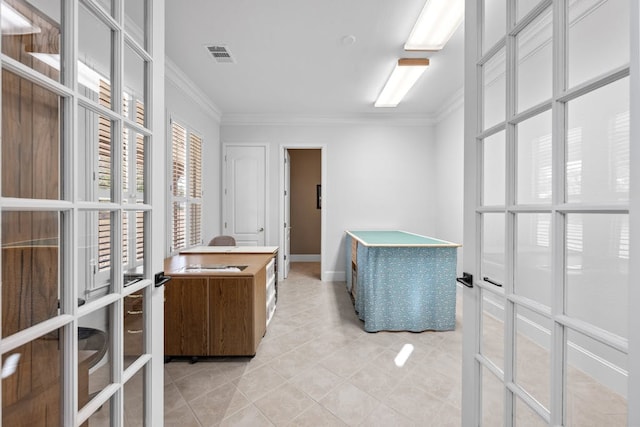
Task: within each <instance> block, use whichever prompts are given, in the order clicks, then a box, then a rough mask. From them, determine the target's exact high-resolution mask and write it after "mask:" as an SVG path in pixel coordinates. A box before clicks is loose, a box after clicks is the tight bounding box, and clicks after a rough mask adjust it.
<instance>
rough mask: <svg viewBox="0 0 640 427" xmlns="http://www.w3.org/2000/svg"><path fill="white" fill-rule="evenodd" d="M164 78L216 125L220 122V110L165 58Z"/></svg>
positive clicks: (178, 68)
mask: <svg viewBox="0 0 640 427" xmlns="http://www.w3.org/2000/svg"><path fill="white" fill-rule="evenodd" d="M164 61H165V62H164V63H165V76H166V78H167V80H169V81H171V82H172V83H173V84H174V85H175V86H176V87H178V88H180V89H181V90H182V91H183V92H185V93H186V94H187V95H188V96H189V97H190V98H191V99H193V100H194V101H195V102H196V103H197V104H198V105H199V106H201V107H202V108H203V109H204V111H205V112H206V113H207V114H209V115H210V116H211V117H212V118H213V119H214V120H216V121H217V122H218V123H220V122H221V119H222V112H221V111H220V109H219V108H218V107H217V106H216V105H215V104H214V103H213V102H212V101H211V100H210V99H209V98H208V97H207V96H205V95H203V93H202V90H201V89H200V88H199V87H198V86H196V84H195V83H194V82H193V81H192V80H191V79H189V77H187V75H186V74H185V73H184V72H183V71H182V70H181V69H180V67H178V66H177V65H176V64H175V63H174V62H173V61H172V60H171V59H169V57H166V56H165V59H164Z"/></svg>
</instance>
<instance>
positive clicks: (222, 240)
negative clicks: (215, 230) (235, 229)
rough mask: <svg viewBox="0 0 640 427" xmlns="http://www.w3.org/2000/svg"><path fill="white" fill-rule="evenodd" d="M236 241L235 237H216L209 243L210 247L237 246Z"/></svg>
mask: <svg viewBox="0 0 640 427" xmlns="http://www.w3.org/2000/svg"><path fill="white" fill-rule="evenodd" d="M235 245H236V239H235V238H234V237H233V236H216V237H214V238H213V239H211V241H210V242H209V246H235Z"/></svg>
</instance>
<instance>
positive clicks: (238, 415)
mask: <svg viewBox="0 0 640 427" xmlns="http://www.w3.org/2000/svg"><path fill="white" fill-rule="evenodd" d="M319 276H320V274H319V265H318V264H316V263H296V264H293V265H292V271H291V274H290V276H289V278H288V279H287V280H286V281H283V282H281V283H280V288H279V299H278V308H277V310H276V315H275V317H274V320H273V322H272V323H271V324H270V325H269V330H268V331H267V334H266V336H265V337H264V339H263V340H262V342H261V344H260V347H259V348H258V352H257V354H256V356H255V357H254V358H248V357H245V358H211V359H204V360H201V361H199V362H198V363H195V364H189V363H188V362H187V361H172V362H171V363H168V364H165V408H164V409H165V426H167V427H171V426H179V427H190V426H194V427H207V426H251V427H254V426H274V425H275V426H345V425H350V426H385V427H386V426H459V425H460V406H461V402H460V396H461V377H460V367H461V360H460V357H461V339H462V325H461V323H460V320H461V315H460V313H461V312H462V310H461V309H462V307H461V301H460V300H458V304H457V312H458V315H457V326H456V330H455V331H451V332H423V333H410V332H378V333H367V332H364V330H363V328H362V323H361V322H360V321H359V320H358V319H357V317H356V314H355V311H354V309H353V306H352V304H351V300H350V298H349V295H348V294H347V292H346V289H345V284H344V283H343V282H338V283H329V282H321V281H320V279H319ZM483 324H484V325H485V326H484V329H485V330H487V331H489V333H488V334H485V335H486V336H485V337H484V338H485V343H484V348H485V351H486V353H485V355H486V357H488V358H490V359H491V360H493V362H494V363H496V364H497V365H498V366H502V353H503V349H502V342H503V338H502V337H503V335H502V332H500V331H501V330H502V329H503V325H502V323H501V322H499V321H498V320H497V319H495V318H492V317H489V316H485V318H484V322H483ZM407 343H410V344H412V345H413V346H414V348H415V350H414V352H413V354H412V355H411V357H410V358H409V359H408V361H407V363H406V364H405V365H404V367H402V368H398V367H396V366H395V364H394V362H393V360H394V358H395V357H396V355H397V354H398V352H399V351H400V349H401V348H402V346H403V345H404V344H407ZM517 343H518V345H517V347H518V351H517V366H516V370H517V376H518V383H519V384H520V385H521V386H522V387H523V388H524V389H525V390H526V391H527V392H528V393H530V394H531V395H532V396H533V398H534V399H536V400H537V401H539V402H540V403H541V404H543V405H544V406H547V407H548V405H549V403H550V387H549V375H550V374H549V373H550V364H549V361H550V357H549V352H548V350H546V349H544V348H542V347H541V346H539V345H537V344H535V343H534V342H532V341H530V340H528V339H527V338H526V337H524V336H522V335H520V334H518V341H517ZM108 367H109V363H105V364H104V366H103V367H102V368H100V369H98V370H96V371H95V372H93V373H92V375H91V376H90V391H91V392H93V391H100V390H102V389H103V388H104V387H105V386H106V384H108V381H107V380H108V371H109V369H108ZM485 371H486V368H485ZM485 374H486V375H484V376H483V378H484V384H483V399H482V400H483V404H482V406H483V411H482V412H483V415H482V424H483V425H485V426H501V425H503V412H502V407H503V401H502V399H503V396H504V393H503V388H502V387H503V385H502V383H501V382H500V381H498V380H497V379H496V377H494V376H493V375H492V374H491V373H489V372H485ZM124 397H125V398H124V402H125V414H124V415H125V417H124V425H125V426H130V427H138V426H140V427H141V426H142V425H143V421H142V404H141V402H142V373H141V372H139V373H138V374H136V376H135V377H134V378H132V379H131V380H129V381H128V382H127V383H126V384H125V389H124ZM566 411H567V425H568V426H580V427H589V426H593V427H600V426H624V425H626V424H627V423H626V411H627V401H626V399H624V398H623V397H622V396H620V395H619V394H617V393H615V392H613V391H612V390H610V389H607V388H606V387H604V386H603V385H602V384H599V383H598V382H597V381H596V380H594V379H593V378H591V377H589V376H588V375H586V374H585V373H584V372H582V371H580V370H578V369H576V368H574V367H572V366H570V367H569V370H568V374H567V408H566ZM515 415H516V417H515V421H516V425H517V426H526V427H529V426H544V425H547V424H546V423H544V422H543V420H542V419H541V418H540V417H538V416H537V415H536V414H534V413H533V411H532V410H531V409H529V408H528V407H527V406H526V405H524V404H523V403H522V402H521V401H520V400H517V401H516V404H515ZM109 417H110V411H109V403H108V402H107V403H105V405H103V408H102V409H101V410H99V411H97V412H96V413H94V414H93V415H92V416H91V418H90V419H89V425H90V426H92V427H101V426H107V425H109V421H110V420H109Z"/></svg>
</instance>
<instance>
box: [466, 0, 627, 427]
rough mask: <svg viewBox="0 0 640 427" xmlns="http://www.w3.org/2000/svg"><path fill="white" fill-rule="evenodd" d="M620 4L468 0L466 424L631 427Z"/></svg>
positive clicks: (611, 0) (604, 0) (623, 18)
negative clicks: (470, 283)
mask: <svg viewBox="0 0 640 427" xmlns="http://www.w3.org/2000/svg"><path fill="white" fill-rule="evenodd" d="M629 4H630V2H626V1H615V0H578V1H568V0H550V1H546V2H544V1H539V2H536V1H518V2H514V1H510V0H478V1H467V2H466V8H467V9H466V13H467V16H466V27H465V31H467V32H468V35H467V41H471V44H468V45H467V46H466V58H467V60H468V63H473V64H475V66H468V67H467V70H466V78H465V174H466V176H465V236H464V247H465V258H464V262H465V265H464V270H465V271H466V272H468V273H472V274H473V276H474V281H473V284H474V287H473V288H465V290H464V292H465V295H464V298H465V299H464V310H465V311H464V345H463V414H462V415H463V425H506V426H512V425H522V426H529V425H576V426H577V425H586V424H592V425H607V426H617V425H620V426H623V425H627V413H628V411H629V404H628V397H629V396H628V384H629V378H630V377H631V376H632V374H633V372H630V366H629V364H630V359H631V358H630V355H629V347H630V346H629V336H630V331H629V327H628V325H629V324H630V322H629V317H630V316H632V314H631V313H630V310H629V307H628V305H629V293H630V275H629V261H630V256H631V255H632V254H631V252H630V249H629V248H630V228H631V226H630V222H631V218H630V215H629V201H630V200H631V192H630V191H631V188H632V187H631V186H630V177H631V174H630V166H629V165H630V152H631V144H630V136H629V134H630V122H631V121H630V108H629V107H630V94H631V89H630V78H629V76H630V73H631V71H630V67H629V50H630V37H629V34H630V27H629V19H628V15H629ZM635 18H636V19H634V20H633V21H632V22H633V23H634V25H638V22H637V17H635ZM614 22H615V24H613V23H614ZM613 27H615V28H613ZM500 29H501V31H502V32H500V31H498V30H500ZM603 29H608V30H606V31H610V34H611V38H609V37H607V41H606V42H605V41H604V40H603V38H602V37H599V36H597V34H598V33H600V32H601V31H603ZM469 34H472V35H473V36H469ZM474 42H475V43H474ZM594 53H596V55H599V56H598V58H599V59H598V61H597V64H593V65H592V64H591V63H592V62H593V58H594ZM600 59H603V60H600ZM468 88H472V89H468ZM496 405H498V406H499V409H497V408H496ZM605 408H606V409H605Z"/></svg>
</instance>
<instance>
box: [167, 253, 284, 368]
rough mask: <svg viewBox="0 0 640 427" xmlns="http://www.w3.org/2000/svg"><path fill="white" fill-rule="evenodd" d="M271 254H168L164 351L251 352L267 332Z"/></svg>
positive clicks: (198, 353)
mask: <svg viewBox="0 0 640 427" xmlns="http://www.w3.org/2000/svg"><path fill="white" fill-rule="evenodd" d="M274 257H275V253H266V254H264V253H263V254H242V253H240V254H238V253H189V254H180V255H176V256H173V257H170V258H167V259H166V260H165V265H164V271H165V274H167V275H169V276H171V277H172V278H173V279H172V280H171V281H170V282H169V283H167V285H166V289H165V356H253V355H255V354H256V349H257V348H258V344H259V343H260V340H261V339H262V336H263V335H264V334H265V332H266V325H267V298H266V296H267V286H268V284H269V283H271V280H272V279H274V278H275V276H274V270H273V263H274ZM220 266H239V267H241V268H242V270H241V271H227V270H224V269H221V268H218V267H220ZM268 276H269V277H268ZM271 276H273V277H271Z"/></svg>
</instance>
